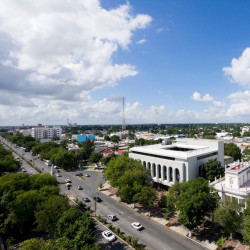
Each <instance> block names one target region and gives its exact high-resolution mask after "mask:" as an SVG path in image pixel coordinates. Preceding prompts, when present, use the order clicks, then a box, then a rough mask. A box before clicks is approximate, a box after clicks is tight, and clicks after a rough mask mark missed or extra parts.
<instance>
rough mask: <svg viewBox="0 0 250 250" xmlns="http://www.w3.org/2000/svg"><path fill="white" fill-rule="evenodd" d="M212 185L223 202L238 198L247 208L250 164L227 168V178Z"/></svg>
mask: <svg viewBox="0 0 250 250" xmlns="http://www.w3.org/2000/svg"><path fill="white" fill-rule="evenodd" d="M210 185H212V186H213V187H214V188H215V189H216V190H217V191H218V193H219V195H220V197H221V199H222V200H225V199H232V198H236V199H237V200H238V203H239V204H241V205H242V206H243V207H246V201H247V200H248V195H249V194H250V162H234V163H230V164H229V165H228V166H226V169H225V177H223V178H220V179H218V180H215V181H214V182H212V183H211V184H210Z"/></svg>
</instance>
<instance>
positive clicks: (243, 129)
mask: <svg viewBox="0 0 250 250" xmlns="http://www.w3.org/2000/svg"><path fill="white" fill-rule="evenodd" d="M245 132H250V126H244V127H243V128H242V130H241V133H242V134H244V133H245Z"/></svg>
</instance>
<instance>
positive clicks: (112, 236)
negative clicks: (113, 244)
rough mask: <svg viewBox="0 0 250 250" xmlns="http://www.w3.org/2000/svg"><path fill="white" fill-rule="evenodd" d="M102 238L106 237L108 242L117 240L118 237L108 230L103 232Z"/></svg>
mask: <svg viewBox="0 0 250 250" xmlns="http://www.w3.org/2000/svg"><path fill="white" fill-rule="evenodd" d="M102 236H103V237H104V239H106V240H108V241H114V240H116V237H115V236H114V235H113V234H112V233H111V232H110V231H108V230H106V231H103V232H102Z"/></svg>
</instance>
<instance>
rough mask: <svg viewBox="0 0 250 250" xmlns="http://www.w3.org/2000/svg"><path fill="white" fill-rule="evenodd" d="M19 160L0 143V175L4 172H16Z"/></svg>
mask: <svg viewBox="0 0 250 250" xmlns="http://www.w3.org/2000/svg"><path fill="white" fill-rule="evenodd" d="M18 168H19V162H18V161H17V160H15V159H14V157H13V155H12V152H11V151H10V150H7V149H5V148H4V147H3V145H2V144H0V176H1V175H2V174H3V173H5V172H16V171H17V170H18Z"/></svg>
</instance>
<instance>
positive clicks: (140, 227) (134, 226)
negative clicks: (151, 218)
mask: <svg viewBox="0 0 250 250" xmlns="http://www.w3.org/2000/svg"><path fill="white" fill-rule="evenodd" d="M131 227H133V228H134V229H136V230H138V231H139V230H141V229H142V228H143V226H142V225H141V224H140V223H139V222H133V223H131Z"/></svg>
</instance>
